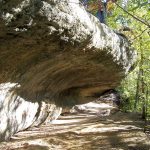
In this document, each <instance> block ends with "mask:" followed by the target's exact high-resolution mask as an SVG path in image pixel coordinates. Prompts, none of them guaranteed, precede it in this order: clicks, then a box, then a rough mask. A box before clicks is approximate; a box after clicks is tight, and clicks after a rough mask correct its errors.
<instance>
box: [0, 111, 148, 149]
mask: <svg viewBox="0 0 150 150" xmlns="http://www.w3.org/2000/svg"><path fill="white" fill-rule="evenodd" d="M143 126H144V122H143V121H142V120H141V119H140V117H139V116H138V115H137V114H134V113H123V112H116V113H114V114H112V115H111V116H109V117H99V116H96V115H94V114H76V115H75V114H67V115H65V116H60V117H59V118H58V120H56V121H54V122H53V123H52V124H49V125H42V126H40V127H38V128H37V127H33V128H30V129H28V130H26V131H22V132H19V133H17V134H16V135H15V136H14V137H12V139H11V140H10V141H9V142H2V143H1V144H0V150H150V136H149V135H148V134H145V133H144V132H143Z"/></svg>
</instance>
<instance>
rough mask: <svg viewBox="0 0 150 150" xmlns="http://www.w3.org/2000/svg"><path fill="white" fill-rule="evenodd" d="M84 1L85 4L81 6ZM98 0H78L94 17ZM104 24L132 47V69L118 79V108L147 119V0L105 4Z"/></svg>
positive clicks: (149, 28)
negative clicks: (134, 50) (119, 34)
mask: <svg viewBox="0 0 150 150" xmlns="http://www.w3.org/2000/svg"><path fill="white" fill-rule="evenodd" d="M85 1H86V3H87V6H85ZM99 1H100V0H82V1H81V3H84V6H85V7H87V8H86V9H87V11H89V12H90V13H92V14H93V15H95V16H96V13H97V11H98V9H99V7H98V5H99ZM106 20H107V25H108V26H109V27H110V28H112V29H113V30H116V31H119V32H120V33H123V34H125V36H127V37H128V39H129V42H130V43H131V45H132V46H133V47H134V48H135V49H136V51H137V54H138V60H137V63H136V67H135V69H134V70H133V71H132V72H131V73H129V75H128V76H127V77H126V78H125V79H124V80H123V81H122V83H121V85H120V87H118V88H117V90H119V91H120V93H121V96H122V105H121V106H122V107H121V109H122V110H123V111H125V112H139V113H141V117H142V118H143V119H145V120H149V119H150V0H117V1H116V2H115V3H112V2H111V1H110V2H108V3H107V11H106Z"/></svg>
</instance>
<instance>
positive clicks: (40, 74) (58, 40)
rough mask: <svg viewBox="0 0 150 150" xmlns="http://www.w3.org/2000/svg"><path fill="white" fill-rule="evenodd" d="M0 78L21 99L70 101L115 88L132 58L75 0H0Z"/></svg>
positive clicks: (127, 47)
mask: <svg viewBox="0 0 150 150" xmlns="http://www.w3.org/2000/svg"><path fill="white" fill-rule="evenodd" d="M0 15H1V16H0V17H1V19H0V43H1V44H0V66H1V68H0V83H6V82H11V83H17V84H19V85H20V86H19V87H17V88H16V89H15V92H16V93H17V95H19V96H21V97H22V98H24V99H25V100H28V101H32V102H36V101H38V102H39V101H47V102H51V103H52V102H54V103H56V104H57V105H61V106H63V105H65V106H66V105H74V104H80V103H85V102H87V101H90V100H91V98H92V97H94V96H95V95H97V93H99V94H100V93H103V92H104V91H106V90H108V89H113V88H115V87H116V86H117V85H118V84H119V83H120V81H121V80H122V79H123V78H124V77H125V76H126V74H127V73H128V72H129V70H130V69H131V67H132V66H133V64H134V62H135V59H136V52H135V51H134V50H133V48H131V47H130V44H129V42H128V40H127V39H126V37H124V36H121V35H119V34H116V33H115V32H114V31H113V30H111V29H110V28H109V27H107V26H106V25H105V24H101V23H100V22H99V21H98V19H97V18H96V17H94V16H93V15H91V14H90V13H88V12H87V11H86V10H85V8H84V7H83V6H82V5H81V4H80V3H79V1H78V0H66V1H60V0H34V1H33V0H15V1H6V0H1V1H0Z"/></svg>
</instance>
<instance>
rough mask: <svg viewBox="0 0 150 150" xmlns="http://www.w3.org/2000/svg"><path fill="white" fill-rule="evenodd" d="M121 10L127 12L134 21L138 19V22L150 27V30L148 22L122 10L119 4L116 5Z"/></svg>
mask: <svg viewBox="0 0 150 150" xmlns="http://www.w3.org/2000/svg"><path fill="white" fill-rule="evenodd" d="M115 4H116V5H117V6H118V7H119V8H121V9H122V10H123V11H124V12H126V13H127V14H128V15H130V16H132V17H133V18H134V19H136V20H137V21H139V22H141V23H143V24H145V25H146V26H148V28H150V24H149V23H148V22H146V21H145V20H141V19H139V18H138V17H137V16H135V15H133V14H131V13H130V12H128V11H127V10H125V9H124V8H122V7H121V6H120V5H119V4H117V3H115Z"/></svg>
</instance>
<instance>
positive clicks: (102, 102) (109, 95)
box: [70, 90, 121, 117]
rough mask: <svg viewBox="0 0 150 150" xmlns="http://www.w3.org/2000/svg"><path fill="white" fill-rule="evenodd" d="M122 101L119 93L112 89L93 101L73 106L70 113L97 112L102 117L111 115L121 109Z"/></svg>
mask: <svg viewBox="0 0 150 150" xmlns="http://www.w3.org/2000/svg"><path fill="white" fill-rule="evenodd" d="M120 101H121V97H120V95H119V93H117V92H116V91H114V90H110V91H107V92H105V93H104V94H103V95H102V96H100V97H99V98H98V99H96V100H95V101H93V102H89V103H86V104H82V105H75V106H73V108H72V109H71V110H70V113H75V114H78V113H82V114H95V115H98V116H102V117H103V116H109V115H110V114H113V113H115V112H116V111H118V110H119V104H120Z"/></svg>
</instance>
